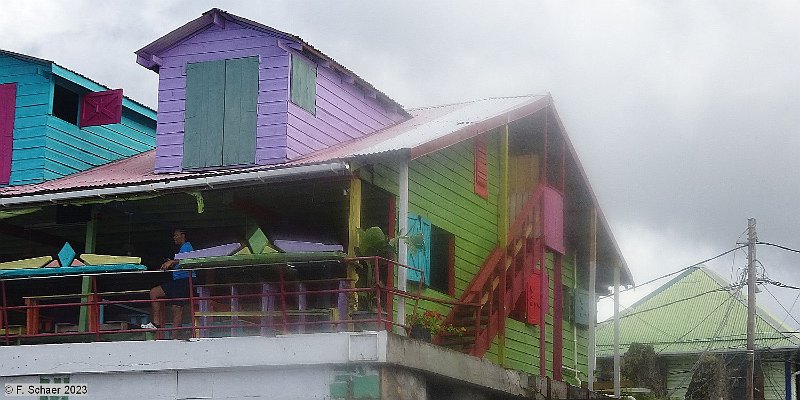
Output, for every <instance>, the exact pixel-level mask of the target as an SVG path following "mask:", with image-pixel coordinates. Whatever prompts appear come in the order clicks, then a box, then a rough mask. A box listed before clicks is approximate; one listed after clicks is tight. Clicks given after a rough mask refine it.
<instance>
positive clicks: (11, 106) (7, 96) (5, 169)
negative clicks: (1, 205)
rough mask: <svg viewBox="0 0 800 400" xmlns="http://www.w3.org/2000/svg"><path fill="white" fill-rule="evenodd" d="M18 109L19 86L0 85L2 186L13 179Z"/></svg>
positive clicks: (0, 179) (0, 164)
mask: <svg viewBox="0 0 800 400" xmlns="http://www.w3.org/2000/svg"><path fill="white" fill-rule="evenodd" d="M16 108H17V84H16V83H6V84H3V85H0V185H7V184H8V181H9V179H10V178H11V151H12V149H13V146H14V113H15V111H16Z"/></svg>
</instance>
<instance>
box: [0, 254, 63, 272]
mask: <svg viewBox="0 0 800 400" xmlns="http://www.w3.org/2000/svg"><path fill="white" fill-rule="evenodd" d="M50 261H53V257H52V256H42V257H34V258H26V259H23V260H15V261H6V262H4V263H0V269H28V268H41V267H43V266H44V265H45V264H47V263H49V262H50Z"/></svg>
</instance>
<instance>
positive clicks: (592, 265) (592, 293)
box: [588, 207, 597, 390]
mask: <svg viewBox="0 0 800 400" xmlns="http://www.w3.org/2000/svg"><path fill="white" fill-rule="evenodd" d="M596 286H597V209H596V208H594V207H592V212H591V217H590V219H589V301H590V302H591V306H590V307H589V354H588V356H589V371H588V372H589V373H588V375H589V390H594V371H595V367H596V365H597V364H596V358H595V355H596V351H597V349H596V346H595V328H596V325H597V291H596V289H595V287H596Z"/></svg>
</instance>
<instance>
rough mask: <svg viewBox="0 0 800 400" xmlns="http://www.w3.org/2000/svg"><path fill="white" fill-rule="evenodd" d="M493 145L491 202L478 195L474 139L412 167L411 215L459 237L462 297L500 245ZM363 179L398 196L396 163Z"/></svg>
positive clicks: (493, 143)
mask: <svg viewBox="0 0 800 400" xmlns="http://www.w3.org/2000/svg"><path fill="white" fill-rule="evenodd" d="M487 144H488V147H489V149H490V156H489V196H488V199H483V198H481V197H480V196H478V195H477V194H475V192H474V185H473V145H472V141H465V142H462V143H459V144H456V145H454V146H451V147H449V148H447V149H445V150H442V151H439V152H437V153H434V154H429V155H426V156H423V157H420V158H418V159H416V160H413V161H412V162H411V163H410V165H409V212H412V213H415V214H419V215H421V216H423V217H425V218H427V219H429V220H430V221H431V223H432V224H433V225H436V226H438V227H440V228H442V229H444V230H446V231H448V232H450V233H452V234H453V235H455V247H456V249H455V287H456V297H460V296H461V293H462V292H463V291H464V289H465V288H466V287H467V285H468V284H469V283H470V281H471V280H472V277H473V276H474V275H475V274H476V273H477V272H478V269H479V268H480V266H481V265H482V264H483V261H484V260H485V259H486V257H487V256H488V255H489V254H490V253H491V252H492V250H494V248H495V247H496V246H497V193H498V190H499V189H498V181H499V167H498V157H497V153H498V146H499V141H498V139H497V137H491V138H489V141H488V143H487ZM362 179H365V180H366V181H371V182H372V183H373V184H375V185H377V186H378V187H381V188H383V189H385V190H387V191H389V192H391V193H394V194H397V181H398V175H397V167H396V165H389V164H379V165H376V166H375V167H374V174H372V176H371V177H370V176H364V177H362Z"/></svg>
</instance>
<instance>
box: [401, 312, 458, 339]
mask: <svg viewBox="0 0 800 400" xmlns="http://www.w3.org/2000/svg"><path fill="white" fill-rule="evenodd" d="M408 325H409V326H410V327H411V329H410V330H409V332H408V336H409V337H411V338H412V339H420V340H424V341H426V342H430V341H431V338H432V337H434V336H436V335H438V334H440V333H454V334H456V335H459V336H461V335H463V334H464V333H465V332H466V328H464V327H455V326H453V325H451V324H445V323H444V317H443V316H442V314H440V313H439V312H438V311H433V310H427V311H425V312H423V313H418V312H415V313H414V314H411V315H409V316H408Z"/></svg>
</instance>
